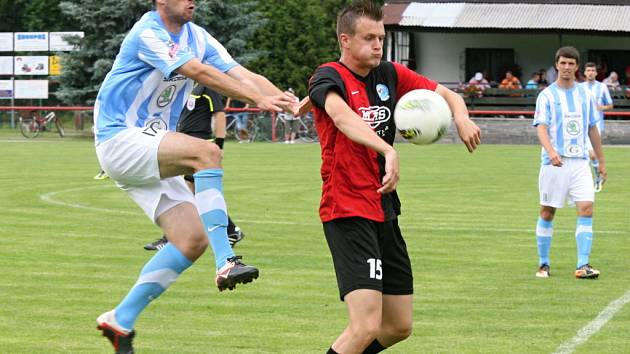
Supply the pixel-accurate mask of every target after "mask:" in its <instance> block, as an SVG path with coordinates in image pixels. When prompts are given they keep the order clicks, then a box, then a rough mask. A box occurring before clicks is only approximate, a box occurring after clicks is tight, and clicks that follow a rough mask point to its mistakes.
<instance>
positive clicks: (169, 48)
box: [94, 0, 295, 353]
mask: <svg viewBox="0 0 630 354" xmlns="http://www.w3.org/2000/svg"><path fill="white" fill-rule="evenodd" d="M154 4H155V6H156V11H150V12H147V13H146V14H144V15H143V16H142V18H141V19H140V20H139V21H138V22H136V24H135V25H134V26H133V28H132V29H131V31H130V32H129V33H128V34H127V36H126V37H125V39H124V40H123V43H122V45H121V48H120V52H119V54H118V55H117V57H116V60H115V62H114V65H113V67H112V69H111V71H110V72H109V73H108V74H107V76H106V78H105V80H104V82H103V84H102V85H101V88H100V90H99V93H98V96H97V98H96V102H95V106H94V127H95V143H96V144H95V145H96V155H97V157H98V160H99V163H100V165H101V167H102V168H103V170H104V171H105V172H106V173H107V174H108V175H109V176H110V177H111V178H112V179H113V180H115V181H116V183H117V185H118V186H119V187H120V188H122V189H123V190H125V191H126V192H127V193H128V195H129V196H130V197H131V198H132V199H133V200H134V201H135V202H136V203H137V204H138V205H139V206H140V207H141V208H142V209H143V210H144V212H145V213H146V214H147V216H149V218H150V219H151V220H152V221H153V222H155V223H156V224H157V225H159V226H160V227H161V228H162V230H163V231H164V233H165V234H166V235H167V236H168V238H169V240H170V242H169V243H168V244H167V245H166V246H165V247H164V248H162V249H161V250H160V251H159V252H157V253H156V254H155V255H154V256H153V257H152V258H151V259H150V260H149V262H148V263H147V264H146V265H145V266H144V268H143V269H142V271H141V273H140V276H139V278H138V280H137V281H136V283H135V285H134V286H133V287H132V288H131V289H130V291H129V292H128V294H127V296H126V297H125V298H124V299H123V300H122V301H121V302H120V304H119V305H118V306H116V308H115V309H113V310H111V311H108V312H105V313H103V314H102V315H100V316H99V317H98V318H97V324H98V328H99V329H100V330H101V331H102V333H103V335H104V336H106V337H107V338H108V339H109V340H110V341H111V343H112V344H113V346H114V348H115V350H116V351H117V352H118V353H133V345H132V340H133V337H134V335H135V332H134V331H133V329H134V325H135V322H136V320H137V318H138V316H139V315H140V313H141V312H142V311H143V310H144V308H145V307H146V306H147V305H148V304H149V303H150V302H151V301H152V300H154V299H156V298H158V297H159V296H160V295H161V294H162V293H163V292H164V291H165V290H166V289H167V288H168V287H169V286H170V285H171V284H172V283H173V282H175V280H176V279H177V278H178V276H179V275H180V274H181V273H182V272H183V271H185V270H186V269H187V268H189V267H190V266H191V265H192V263H193V262H194V261H196V260H197V259H198V258H199V257H200V256H201V255H202V254H203V252H204V251H205V249H206V248H207V245H208V243H210V244H211V245H212V248H213V251H214V252H215V263H216V267H217V273H216V278H215V283H216V285H217V287H218V288H219V290H224V289H231V288H234V286H235V285H236V284H238V283H247V282H251V281H252V280H254V279H255V278H257V277H258V269H256V268H255V267H252V266H247V265H245V264H243V263H242V262H241V261H240V259H239V257H237V256H235V255H234V252H233V251H232V248H231V247H230V244H229V242H228V239H227V234H226V226H227V211H226V206H225V200H224V199H223V192H222V190H223V186H222V176H223V170H222V169H221V156H222V153H221V151H220V149H219V148H218V147H217V145H215V144H213V143H211V142H209V141H206V140H202V139H197V138H194V137H191V136H188V135H186V134H181V133H176V132H174V130H175V126H176V124H177V121H178V119H179V115H180V113H181V111H182V108H183V106H184V104H185V99H186V98H187V97H188V96H189V94H190V92H191V91H192V88H193V83H194V81H197V82H199V84H200V85H204V86H206V87H211V88H214V89H216V90H217V91H219V92H220V93H222V94H224V95H227V96H232V97H235V98H238V99H241V100H246V101H249V102H252V103H255V104H256V105H257V106H258V107H259V108H260V109H263V110H274V111H281V110H282V108H281V107H284V108H285V109H289V107H290V106H292V105H294V100H295V96H293V95H290V94H287V93H283V92H282V91H280V90H279V89H278V88H277V87H275V86H274V85H273V84H271V82H269V81H268V80H267V79H266V78H264V77H262V76H260V75H257V74H254V73H252V72H250V71H249V70H247V69H245V68H243V67H242V66H240V65H238V63H236V62H235V61H234V60H233V59H232V57H231V56H230V55H229V53H228V52H227V51H226V50H225V48H224V47H223V46H222V45H221V44H220V43H218V42H217V41H216V40H215V39H214V38H213V37H212V36H211V35H210V34H208V32H207V31H205V30H204V29H203V28H201V27H199V26H197V25H195V24H193V23H191V22H190V20H191V19H192V17H193V13H194V10H195V1H194V0H154ZM185 174H193V176H194V179H195V192H196V193H195V195H194V196H193V194H192V193H191V192H190V190H189V189H188V188H187V186H186V184H185V183H184V180H183V179H182V178H181V177H180V176H181V175H185Z"/></svg>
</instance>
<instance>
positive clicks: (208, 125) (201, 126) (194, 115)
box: [144, 85, 245, 251]
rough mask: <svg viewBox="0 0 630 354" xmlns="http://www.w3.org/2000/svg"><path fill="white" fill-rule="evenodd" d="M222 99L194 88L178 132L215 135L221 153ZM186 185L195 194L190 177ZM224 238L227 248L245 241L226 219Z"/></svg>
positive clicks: (162, 242)
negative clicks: (225, 238) (225, 236)
mask: <svg viewBox="0 0 630 354" xmlns="http://www.w3.org/2000/svg"><path fill="white" fill-rule="evenodd" d="M223 109H224V106H223V98H222V97H221V95H219V94H218V93H217V92H216V91H214V90H211V89H209V88H207V87H204V86H201V85H196V86H195V88H194V89H193V91H192V92H191V94H190V96H189V97H188V100H187V101H186V105H185V106H184V109H183V110H182V114H181V116H180V117H179V122H178V123H177V131H178V132H180V133H184V134H188V135H190V136H194V137H195V138H199V139H204V140H210V139H211V137H212V133H213V131H214V143H215V144H217V146H218V147H219V148H220V149H221V150H223V143H224V141H225V126H226V120H225V112H224V111H223ZM184 179H185V180H186V182H187V183H186V184H187V185H188V187H189V188H190V189H191V191H192V192H193V193H194V192H195V185H194V183H195V179H194V178H193V176H191V175H185V176H184ZM227 235H228V240H229V241H230V246H232V247H234V245H235V244H236V243H237V242H239V241H240V240H242V239H243V237H245V234H244V233H243V231H241V228H240V227H238V226H236V225H235V224H234V222H233V221H232V219H231V218H230V216H229V215H228V225H227ZM167 242H168V239H167V237H166V235H162V237H161V238H159V239H157V240H156V241H153V242H150V243H147V244H146V245H144V249H145V250H147V251H157V250H161V249H162V248H163V247H164V246H166V243H167Z"/></svg>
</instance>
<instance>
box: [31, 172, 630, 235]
mask: <svg viewBox="0 0 630 354" xmlns="http://www.w3.org/2000/svg"><path fill="white" fill-rule="evenodd" d="M111 187H114V188H116V186H115V185H113V184H107V185H96V186H84V187H77V188H71V189H64V190H59V191H55V192H48V193H44V194H42V195H40V196H39V199H40V200H42V201H43V202H46V203H50V204H55V205H61V206H65V207H70V208H75V209H81V210H90V211H97V212H103V213H115V214H123V215H144V213H142V211H141V210H140V209H138V210H137V211H127V210H117V209H108V208H99V207H92V206H87V205H82V204H78V203H69V202H65V201H63V200H59V199H57V198H55V197H56V196H58V195H60V194H64V193H70V192H78V191H83V190H89V189H102V188H111ZM316 218H317V216H316V215H314V216H313V218H312V219H313V220H314V221H313V222H306V223H305V222H300V221H290V220H269V219H243V218H239V221H240V222H243V223H251V224H263V225H264V224H267V225H310V226H318V227H319V226H321V223H319V222H317V221H315V220H317V219H316ZM459 225H462V224H461V223H460V224H459ZM401 227H402V228H403V229H410V230H426V229H431V230H445V231H470V230H475V231H479V232H483V231H486V232H503V233H534V232H535V228H534V227H533V226H532V228H531V229H528V228H524V229H517V228H488V227H480V226H479V225H478V224H474V225H470V224H463V225H462V226H451V225H450V224H445V223H435V222H426V223H422V224H421V223H410V222H403V223H402V225H401ZM555 231H556V232H563V233H564V232H573V231H574V230H572V229H571V230H570V229H566V230H564V229H555ZM596 233H597V234H610V235H626V234H628V232H625V231H614V230H612V231H611V230H598V231H596Z"/></svg>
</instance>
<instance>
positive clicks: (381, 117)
mask: <svg viewBox="0 0 630 354" xmlns="http://www.w3.org/2000/svg"><path fill="white" fill-rule="evenodd" d="M436 88H437V83H436V82H435V81H432V80H429V79H428V78H426V77H424V76H422V75H419V74H417V73H416V72H414V71H411V70H409V69H408V68H406V67H404V66H402V65H400V64H398V63H393V62H386V61H383V62H381V64H380V65H379V66H378V67H376V68H374V69H372V70H371V71H370V72H369V74H368V75H367V76H365V77H361V76H359V75H357V74H355V73H353V72H352V71H351V70H350V69H349V68H347V67H346V66H345V65H343V64H342V63H341V62H331V63H326V64H323V65H321V66H320V67H319V68H317V70H316V71H315V73H314V74H313V77H312V78H311V81H310V85H309V97H310V99H311V101H312V102H313V106H314V112H315V126H316V128H317V133H318V135H319V141H320V145H321V154H322V166H321V176H322V181H323V186H322V199H321V202H320V209H319V214H320V218H321V220H322V222H327V221H330V220H334V219H338V218H346V217H354V216H358V217H363V218H366V219H370V220H374V221H379V222H382V221H385V220H391V219H393V218H395V217H396V216H397V215H399V214H400V200H399V199H398V195H397V194H396V191H394V192H392V193H390V194H386V195H381V194H379V193H378V192H377V190H378V189H379V188H380V187H381V185H382V184H381V182H382V179H383V176H384V171H385V159H384V158H383V157H382V156H380V155H379V154H378V153H376V152H375V151H373V150H371V149H369V148H368V147H365V146H363V145H360V144H357V143H355V142H353V141H352V140H350V139H349V138H348V137H346V136H345V135H344V134H343V133H341V132H340V131H339V130H338V129H337V127H336V126H335V124H334V122H333V121H332V119H331V118H330V117H329V116H328V114H326V111H325V110H324V106H325V101H326V95H327V94H328V92H329V91H330V90H333V91H336V92H337V93H339V95H341V97H343V98H344V99H345V101H346V102H347V103H348V106H350V108H352V110H354V111H355V112H356V113H357V114H358V115H359V116H360V117H362V118H363V121H364V122H365V123H366V124H368V125H369V126H370V127H371V128H372V129H373V130H374V132H375V133H376V134H377V135H378V136H380V137H381V138H382V139H383V140H385V141H386V142H387V143H388V144H390V145H393V144H394V138H395V136H396V125H395V123H394V117H393V113H394V108H395V107H396V103H397V102H398V98H400V97H402V95H404V94H405V93H407V92H409V91H412V90H415V89H429V90H432V91H434V90H435V89H436Z"/></svg>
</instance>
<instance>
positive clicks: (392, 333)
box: [382, 322, 413, 343]
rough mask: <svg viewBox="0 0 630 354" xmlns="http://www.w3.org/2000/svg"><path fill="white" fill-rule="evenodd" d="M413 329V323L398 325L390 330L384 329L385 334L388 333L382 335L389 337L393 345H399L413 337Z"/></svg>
mask: <svg viewBox="0 0 630 354" xmlns="http://www.w3.org/2000/svg"><path fill="white" fill-rule="evenodd" d="M412 329H413V325H412V324H411V322H409V323H396V324H395V325H393V326H390V327H389V328H384V329H383V332H386V333H382V335H383V336H386V337H388V340H389V341H391V342H392V343H397V342H400V341H403V340H405V339H407V338H409V336H411V332H412Z"/></svg>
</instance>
